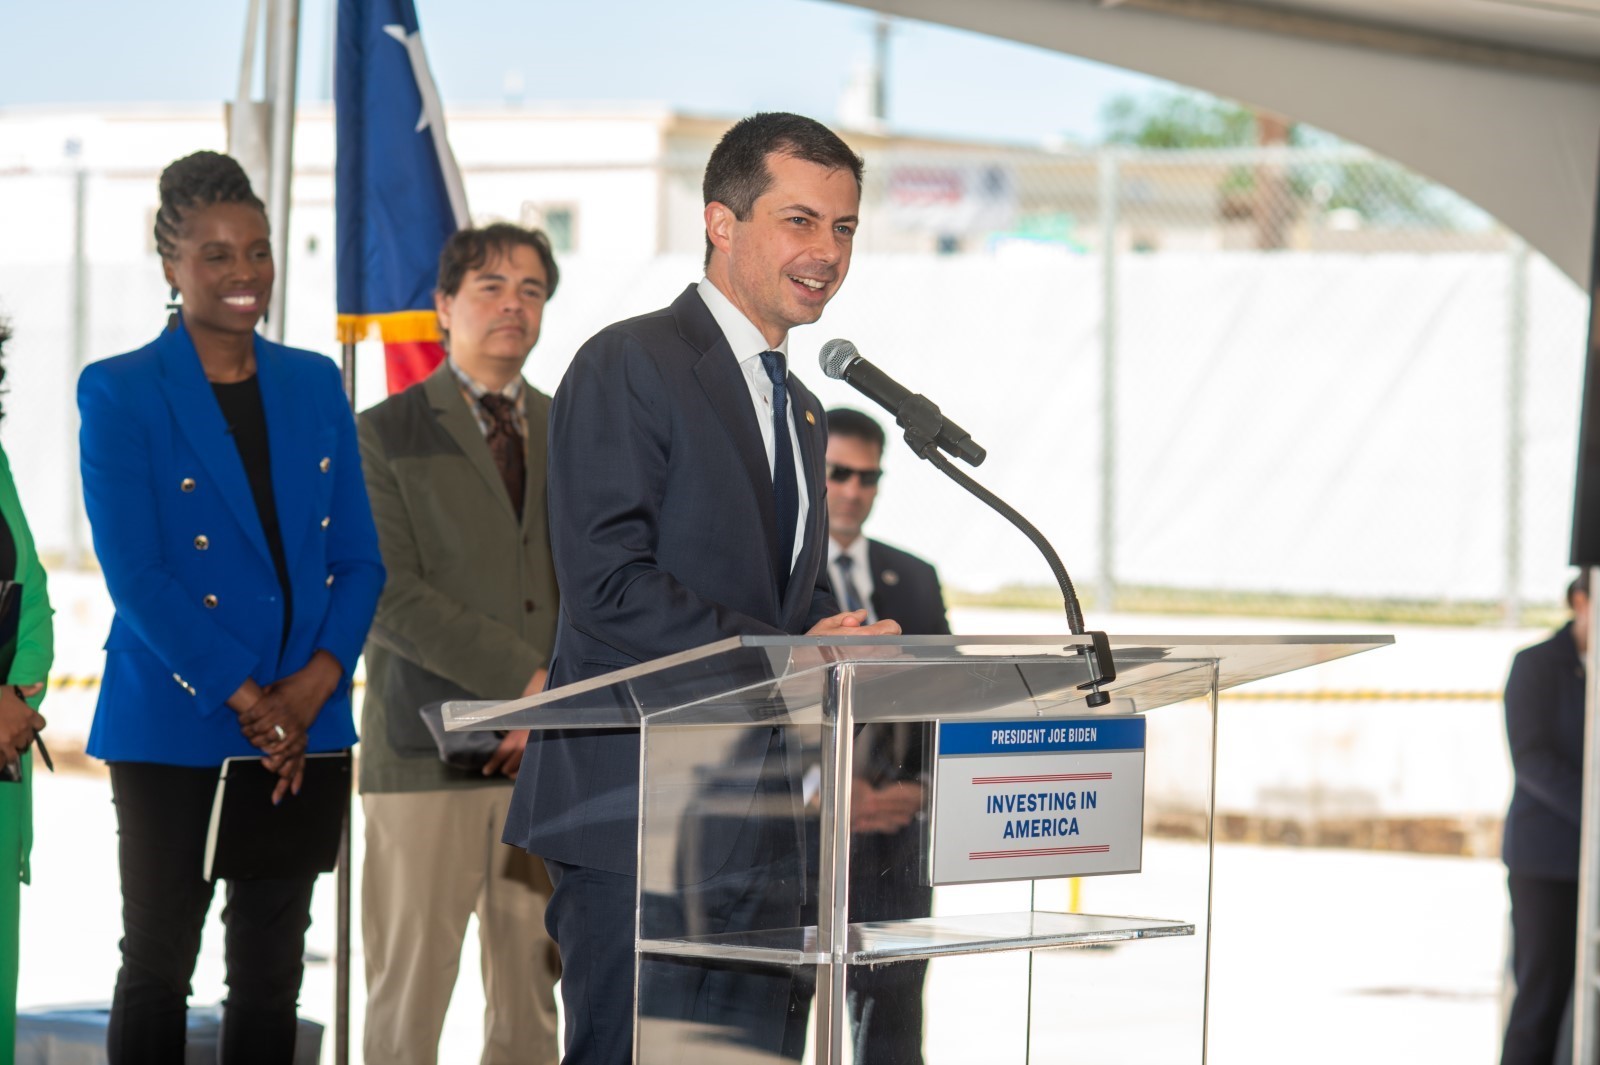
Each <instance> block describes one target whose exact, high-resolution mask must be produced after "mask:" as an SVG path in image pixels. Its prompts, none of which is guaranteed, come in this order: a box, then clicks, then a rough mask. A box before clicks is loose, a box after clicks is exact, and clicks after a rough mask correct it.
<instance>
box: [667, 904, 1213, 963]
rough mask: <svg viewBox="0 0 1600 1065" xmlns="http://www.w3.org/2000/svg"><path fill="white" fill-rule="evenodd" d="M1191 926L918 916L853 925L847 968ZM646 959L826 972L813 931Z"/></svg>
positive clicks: (698, 941) (1126, 920)
mask: <svg viewBox="0 0 1600 1065" xmlns="http://www.w3.org/2000/svg"><path fill="white" fill-rule="evenodd" d="M1192 935H1194V925H1193V924H1192V923H1189V922H1185V921H1176V920H1165V919H1162V918H1159V917H1113V916H1102V915H1098V914H1087V913H1057V912H1054V911H1050V910H1031V911H1030V910H1025V911H1021V912H1017V913H985V914H973V915H968V916H962V917H919V918H912V919H909V920H903V921H875V922H871V923H866V924H852V925H851V926H850V940H849V947H848V949H847V951H846V953H845V955H844V959H843V960H844V963H845V964H846V965H881V964H885V963H887V962H895V961H909V960H911V959H916V958H942V957H950V956H953V955H957V954H990V953H994V952H997V951H1007V950H1050V949H1054V948H1058V947H1081V946H1087V945H1089V944H1093V943H1114V942H1118V941H1121V940H1130V939H1154V938H1158V937H1165V936H1192ZM637 945H638V949H639V950H640V951H641V952H642V953H646V954H664V955H669V956H674V957H684V958H720V959H725V960H728V961H749V962H763V963H766V964H769V965H795V966H801V965H804V966H811V965H821V964H824V963H825V962H827V961H828V960H829V959H828V958H827V957H826V956H824V955H823V954H822V953H820V952H819V951H818V950H817V929H816V926H815V925H808V926H806V927H804V928H778V929H768V930H765V931H759V932H742V933H731V934H726V935H714V936H686V937H684V938H681V939H641V940H638V944H637Z"/></svg>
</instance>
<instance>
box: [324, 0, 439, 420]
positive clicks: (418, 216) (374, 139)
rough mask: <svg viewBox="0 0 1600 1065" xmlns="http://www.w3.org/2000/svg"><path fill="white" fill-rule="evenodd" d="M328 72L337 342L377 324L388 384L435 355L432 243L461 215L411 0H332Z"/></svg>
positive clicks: (395, 384) (408, 376)
mask: <svg viewBox="0 0 1600 1065" xmlns="http://www.w3.org/2000/svg"><path fill="white" fill-rule="evenodd" d="M334 73H335V78H334V83H335V89H334V108H335V112H336V117H337V136H338V142H337V155H336V159H335V166H334V188H335V201H334V211H335V216H336V219H337V222H338V251H337V263H338V308H339V326H338V332H339V340H340V341H341V342H343V343H355V342H357V341H359V340H362V339H364V338H365V337H367V336H370V335H371V334H372V333H373V332H374V331H377V332H378V333H379V334H380V335H381V336H382V338H383V342H384V346H385V350H386V352H387V355H388V358H387V362H388V376H389V390H390V391H391V392H397V391H399V390H400V389H402V388H404V387H406V386H407V385H408V384H410V383H411V382H412V381H415V380H420V379H421V378H422V377H425V376H427V374H428V373H429V372H430V371H431V370H432V369H433V367H434V366H437V365H438V363H439V360H440V359H442V358H443V356H444V352H443V348H442V347H441V346H440V333H439V324H438V321H437V319H436V318H435V316H434V311H433V289H434V285H435V283H436V282H437V280H438V270H439V252H440V251H441V250H442V249H443V248H444V243H445V241H446V240H448V239H449V238H450V235H451V234H452V233H454V232H455V231H456V230H457V229H459V228H461V227H462V226H465V225H467V224H468V215H467V200H466V194H465V193H464V191H463V190H462V186H461V174H460V172H459V171H458V170H457V169H456V164H455V157H454V156H453V155H452V154H451V152H450V144H449V142H448V141H447V140H446V138H445V128H444V108H443V107H442V105H441V104H440V102H439V93H438V90H437V89H436V88H435V87H434V83H433V75H432V74H431V73H430V72H429V70H428V61H427V57H426V56H425V55H424V54H423V50H422V34H421V31H420V29H419V28H418V25H417V12H416V8H415V7H414V6H413V4H412V0H339V27H338V53H337V61H336V65H335V71H334Z"/></svg>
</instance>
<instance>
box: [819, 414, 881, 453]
mask: <svg viewBox="0 0 1600 1065" xmlns="http://www.w3.org/2000/svg"><path fill="white" fill-rule="evenodd" d="M828 435H829V436H847V437H849V438H850V439H852V440H860V441H862V442H863V443H867V444H876V445H877V447H878V454H880V455H882V454H883V444H884V435H883V426H881V425H879V424H878V422H877V420H876V419H874V418H871V417H868V416H867V415H865V414H862V413H861V412H860V411H858V410H851V409H850V408H849V407H835V408H833V409H832V410H830V411H829V412H828Z"/></svg>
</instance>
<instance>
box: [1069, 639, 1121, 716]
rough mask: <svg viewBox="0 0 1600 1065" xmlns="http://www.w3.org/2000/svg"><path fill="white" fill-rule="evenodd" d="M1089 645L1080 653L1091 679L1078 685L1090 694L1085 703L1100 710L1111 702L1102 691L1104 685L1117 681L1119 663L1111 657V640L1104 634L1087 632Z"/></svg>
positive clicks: (1085, 698) (1081, 689)
mask: <svg viewBox="0 0 1600 1065" xmlns="http://www.w3.org/2000/svg"><path fill="white" fill-rule="evenodd" d="M1084 635H1085V636H1087V637H1089V645H1088V646H1087V647H1080V648H1079V649H1078V651H1079V653H1080V654H1082V655H1083V657H1084V659H1085V661H1087V663H1088V666H1089V679H1088V680H1086V681H1084V682H1083V683H1082V684H1080V685H1078V690H1079V691H1081V692H1088V693H1089V694H1088V695H1087V696H1085V697H1084V700H1083V701H1084V702H1085V703H1086V704H1087V705H1088V706H1090V707H1092V708H1099V707H1102V706H1105V705H1106V704H1107V703H1109V702H1111V696H1110V694H1109V693H1107V692H1104V691H1101V690H1100V686H1101V685H1102V684H1110V683H1111V682H1112V681H1114V680H1116V679H1117V663H1116V661H1115V660H1114V659H1112V657H1111V638H1110V637H1108V636H1107V635H1106V634H1105V633H1103V632H1086V633H1084Z"/></svg>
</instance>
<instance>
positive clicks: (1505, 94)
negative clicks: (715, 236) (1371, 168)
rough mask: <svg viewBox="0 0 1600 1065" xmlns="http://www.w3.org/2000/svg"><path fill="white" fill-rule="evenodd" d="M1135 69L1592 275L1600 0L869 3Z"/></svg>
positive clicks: (1599, 137)
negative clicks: (1240, 111) (1443, 196)
mask: <svg viewBox="0 0 1600 1065" xmlns="http://www.w3.org/2000/svg"><path fill="white" fill-rule="evenodd" d="M859 6H863V7H870V8H873V9H875V10H878V11H882V12H885V13H888V14H895V15H903V16H906V17H908V18H917V19H923V20H926V21H930V22H938V23H943V24H945V25H949V26H958V27H961V28H964V29H970V30H975V31H978V32H981V33H987V34H991V35H994V36H999V37H1006V38H1010V39H1012V40H1016V41H1021V42H1023V43H1027V44H1034V45H1038V46H1040V47H1044V48H1049V49H1053V50H1055V51H1060V52H1065V53H1068V54H1071V55H1076V56H1081V57H1083V58H1086V59H1093V60H1097V61H1099V62H1103V63H1109V64H1112V65H1115V66H1119V67H1124V68H1127V69H1129V70H1137V71H1140V72H1142V73H1146V74H1151V75H1154V76H1156V77H1160V78H1166V79H1169V80H1172V81H1176V82H1180V83H1182V84H1185V85H1192V86H1194V87H1196V88H1199V89H1203V90H1205V91H1207V92H1210V93H1214V94H1216V95H1219V96H1225V97H1229V98H1231V99H1235V100H1239V101H1242V102H1244V103H1248V104H1250V105H1252V106H1254V107H1258V108H1262V109H1264V110H1268V111H1274V112H1277V113H1279V114H1283V115H1286V116H1288V117H1290V118H1293V119H1295V120H1297V121H1304V122H1309V123H1311V124H1312V125H1315V126H1318V127H1320V128H1322V129H1325V130H1328V131H1329V132H1330V133H1334V134H1337V135H1338V136H1341V137H1344V138H1346V139H1348V140H1351V141H1354V142H1356V143H1359V144H1363V145H1366V146H1368V147H1370V148H1372V149H1374V150H1376V151H1378V152H1381V153H1383V154H1384V155H1387V156H1390V157H1391V158H1394V159H1396V160H1399V161H1400V162H1402V163H1404V164H1406V165H1407V166H1409V167H1411V168H1412V169H1414V170H1416V171H1418V172H1419V173H1422V174H1425V175H1427V176H1428V177H1430V178H1432V179H1434V180H1435V181H1438V182H1440V183H1441V184H1444V185H1447V186H1449V187H1451V188H1453V189H1455V190H1456V191H1458V192H1460V193H1461V194H1462V195H1463V196H1465V197H1467V198H1468V199H1470V200H1472V201H1473V202H1475V203H1477V204H1478V205H1479V206H1480V207H1482V208H1483V209H1485V210H1486V211H1489V212H1490V213H1491V214H1493V215H1495V216H1496V217H1497V218H1499V219H1500V220H1501V221H1502V222H1504V223H1505V224H1506V225H1507V226H1509V227H1510V228H1512V229H1514V230H1516V231H1517V232H1518V233H1520V234H1521V235H1522V236H1523V238H1524V239H1526V240H1527V241H1528V243H1529V244H1530V245H1532V246H1533V247H1534V248H1536V249H1537V250H1539V251H1540V252H1542V253H1543V254H1545V255H1546V256H1548V257H1549V258H1550V259H1551V261H1553V262H1554V263H1555V264H1556V265H1557V266H1559V267H1560V268H1561V269H1562V270H1563V271H1565V272H1566V273H1567V274H1568V275H1569V276H1570V277H1572V278H1573V279H1574V280H1575V281H1577V282H1578V283H1579V284H1580V285H1585V286H1586V285H1587V282H1588V277H1589V255H1590V250H1589V249H1590V240H1591V236H1592V232H1593V223H1594V210H1595V182H1596V177H1597V169H1600V0H1260V2H1256V0H1252V2H1249V3H1243V2H1237V0H985V2H984V3H982V4H973V3H970V2H968V0H871V2H868V3H863V4H860V5H859Z"/></svg>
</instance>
